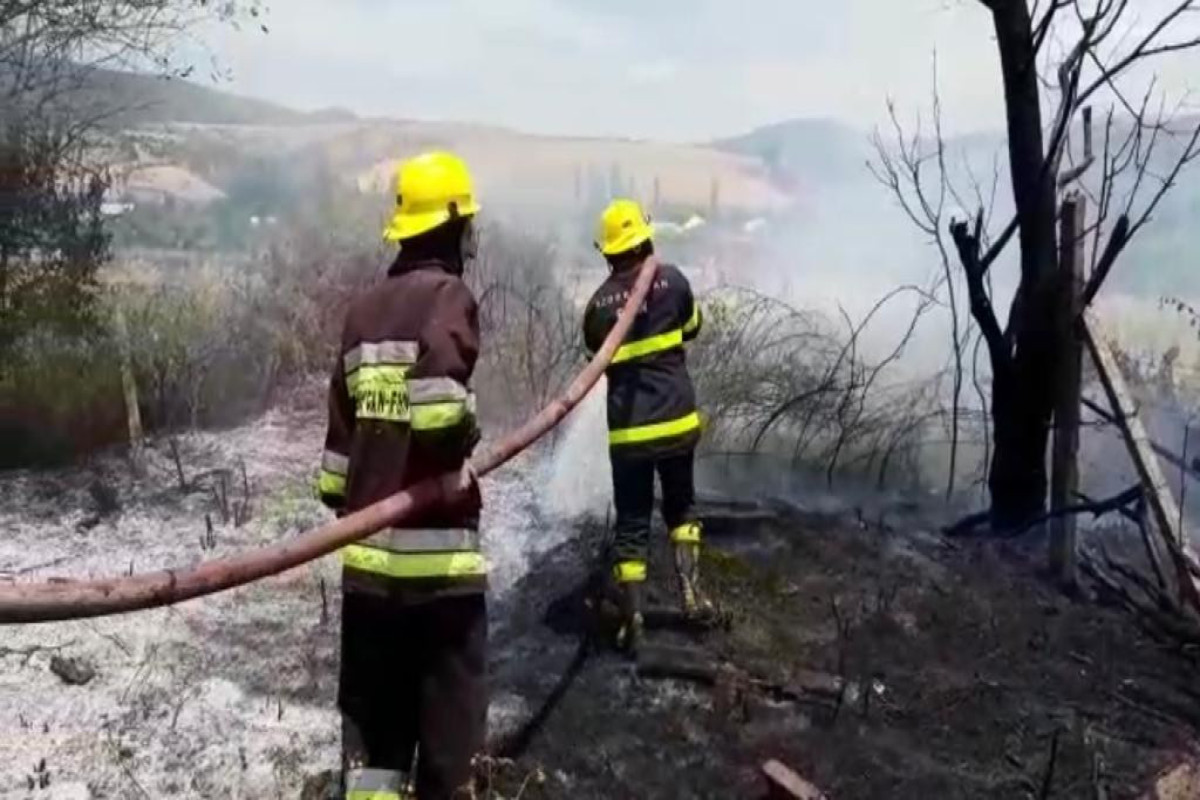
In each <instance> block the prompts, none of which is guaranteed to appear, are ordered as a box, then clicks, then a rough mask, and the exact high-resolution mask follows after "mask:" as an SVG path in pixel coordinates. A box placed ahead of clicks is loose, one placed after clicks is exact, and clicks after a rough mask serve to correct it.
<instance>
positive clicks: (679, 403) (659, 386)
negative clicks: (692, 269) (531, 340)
mask: <svg viewBox="0 0 1200 800" xmlns="http://www.w3.org/2000/svg"><path fill="white" fill-rule="evenodd" d="M636 278H637V270H629V271H625V272H621V273H613V274H610V275H609V277H608V280H606V281H605V282H604V283H603V284H602V285H601V286H600V288H599V289H598V290H597V291H596V293H595V294H594V295H593V296H592V299H591V300H590V301H589V302H588V306H587V311H586V312H585V314H584V321H583V334H584V342H585V343H586V345H587V349H588V352H590V353H594V352H595V351H596V350H598V349H599V348H600V345H601V344H602V343H603V342H604V337H605V336H607V335H608V332H609V331H610V330H612V327H613V326H614V325H615V324H616V321H617V316H618V314H620V312H621V308H622V307H623V306H624V304H625V301H626V300H627V299H628V297H629V292H630V291H631V290H632V288H633V284H634V281H635V280H636ZM702 323H703V319H702V316H701V312H700V306H699V304H697V303H696V301H695V298H694V297H693V296H692V288H691V286H690V285H689V284H688V281H687V278H685V277H684V276H683V273H682V272H680V271H679V270H678V269H677V268H676V267H674V266H671V265H669V264H663V265H662V266H660V267H659V271H658V275H657V277H656V278H655V280H654V285H653V286H652V287H651V288H650V294H649V296H648V297H647V299H646V302H645V304H644V305H643V306H642V309H641V311H640V313H639V314H638V316H637V318H636V319H635V320H634V323H633V327H632V328H631V329H630V331H629V334H628V335H627V336H626V337H625V341H624V342H623V343H622V345H621V347H620V348H618V349H617V352H616V355H615V356H614V357H613V361H612V364H611V365H610V366H609V368H608V370H607V372H606V375H607V377H608V430H609V434H608V442H609V447H610V449H611V451H612V454H613V455H614V456H633V457H640V456H648V457H658V456H664V455H670V454H672V453H675V452H679V451H681V450H685V449H687V448H691V447H694V446H695V444H696V441H697V440H698V438H699V435H700V427H701V426H700V415H699V414H698V413H697V411H696V393H695V390H694V389H693V387H692V379H691V376H690V375H689V374H688V370H687V359H686V356H685V353H684V346H685V344H686V343H687V342H689V341H691V340H692V339H694V338H695V337H696V335H697V334H698V333H699V332H700V327H701V325H702Z"/></svg>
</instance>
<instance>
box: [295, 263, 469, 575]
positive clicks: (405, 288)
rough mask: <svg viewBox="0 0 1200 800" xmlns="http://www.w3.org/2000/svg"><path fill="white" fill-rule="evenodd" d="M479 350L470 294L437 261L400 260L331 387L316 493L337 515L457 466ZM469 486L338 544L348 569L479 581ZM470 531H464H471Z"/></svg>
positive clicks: (363, 313) (371, 300)
mask: <svg viewBox="0 0 1200 800" xmlns="http://www.w3.org/2000/svg"><path fill="white" fill-rule="evenodd" d="M478 354H479V322H478V310H477V305H476V302H475V298H474V297H473V296H472V295H471V292H470V290H469V289H468V288H467V286H466V284H465V283H463V281H462V279H461V278H459V277H457V276H455V275H452V274H451V273H450V272H449V271H448V270H447V269H446V268H445V267H444V265H442V264H441V263H440V262H421V263H415V264H405V263H404V262H403V261H399V260H398V261H397V263H396V264H395V265H393V267H392V269H391V270H390V271H389V273H388V277H387V279H386V280H384V281H382V282H381V283H380V284H379V285H377V286H376V287H374V288H372V289H371V290H369V291H368V292H367V293H366V294H364V295H363V296H362V297H360V298H358V299H357V300H356V301H355V302H354V303H353V304H352V305H351V308H350V311H349V313H348V314H347V315H346V323H345V327H344V331H343V335H342V344H341V356H340V358H339V359H338V363H337V364H336V365H335V367H334V370H333V377H332V379H331V381H330V391H329V429H328V432H327V434H326V439H325V452H324V455H323V457H322V459H321V471H320V475H319V478H318V482H317V483H318V490H319V492H320V495H321V499H322V501H323V502H324V503H325V504H326V505H328V506H330V507H331V508H334V509H336V510H339V511H344V512H347V513H348V512H353V511H357V510H358V509H360V508H364V507H366V506H368V505H371V504H372V503H375V502H377V501H379V500H382V499H383V498H385V497H387V496H389V495H391V494H394V493H396V492H398V491H400V490H401V489H404V488H406V487H408V486H411V485H412V484H414V483H417V482H418V481H421V480H423V479H424V478H428V477H434V476H438V475H441V474H443V473H445V472H450V471H454V470H458V469H459V468H461V467H462V464H463V461H464V460H465V459H466V458H467V457H468V456H469V455H470V453H471V450H472V449H473V448H474V446H475V443H476V442H477V441H478V439H479V433H478V428H477V426H476V422H475V397H474V394H473V393H472V392H471V391H470V389H469V382H470V379H471V373H472V372H473V370H474V368H475V361H476V358H477V357H478ZM479 510H480V502H479V497H478V494H477V493H476V494H475V495H474V496H472V497H471V498H469V499H467V500H465V501H463V502H462V503H460V504H459V505H458V507H455V508H439V509H431V510H429V511H426V512H425V513H423V514H421V515H418V516H417V517H415V518H413V519H410V520H407V521H406V522H405V524H404V527H403V528H396V529H391V530H389V531H386V532H384V533H381V534H376V535H375V536H372V537H370V538H369V539H367V540H366V541H363V542H360V543H358V544H355V545H351V546H349V547H346V548H343V550H342V561H343V564H344V565H345V566H346V568H347V569H348V570H351V571H353V572H356V573H363V574H367V575H371V576H376V577H378V578H380V579H384V580H385V581H393V580H397V579H399V580H403V581H414V580H415V581H433V582H435V583H438V584H439V585H440V584H442V583H445V582H446V581H447V580H449V581H451V582H454V583H464V582H465V583H470V584H474V585H478V584H479V583H480V580H481V579H482V577H483V576H484V574H485V572H486V569H485V566H484V563H483V558H482V556H481V555H480V553H479V539H478V535H477V534H475V533H474V532H475V531H476V530H477V529H478V520H479ZM467 534H470V535H467Z"/></svg>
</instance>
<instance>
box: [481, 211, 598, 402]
mask: <svg viewBox="0 0 1200 800" xmlns="http://www.w3.org/2000/svg"><path fill="white" fill-rule="evenodd" d="M560 266H561V255H560V253H559V252H558V250H557V249H556V247H555V246H554V244H553V243H552V242H550V241H549V240H547V239H543V238H538V237H535V236H530V235H527V234H523V233H520V232H515V231H511V230H507V229H504V228H500V227H498V226H489V227H487V228H485V229H484V230H483V231H482V232H481V247H480V255H479V258H478V259H477V261H476V262H475V264H473V265H472V268H471V270H470V272H469V273H468V274H467V280H468V282H469V283H470V285H471V289H472V291H473V292H474V293H475V297H476V298H477V299H478V301H479V322H480V330H481V335H482V337H483V348H482V352H481V354H480V362H479V366H478V368H477V370H476V377H475V386H476V391H477V392H478V394H479V401H480V402H479V407H480V411H481V415H482V416H483V418H484V421H485V423H488V424H494V425H500V426H508V425H512V424H514V423H516V422H519V421H521V420H523V419H524V417H526V416H527V415H529V414H530V413H532V412H533V411H535V410H536V409H538V408H541V406H542V405H544V404H545V403H546V402H547V401H548V400H550V399H551V398H552V397H553V396H555V394H557V393H558V392H559V391H560V390H561V389H562V388H563V387H564V386H565V385H566V382H567V381H568V380H570V378H571V377H572V375H573V374H574V372H575V370H576V369H577V368H578V367H579V366H580V364H581V363H583V358H584V349H583V338H582V337H583V334H582V328H581V324H582V321H581V318H580V312H579V311H578V310H577V309H576V308H575V307H574V305H573V304H572V303H571V301H570V298H569V297H568V296H567V294H566V292H565V291H564V289H563V287H562V282H561V281H560V280H559V278H558V275H559V274H560V273H559V271H558V268H559V267H560Z"/></svg>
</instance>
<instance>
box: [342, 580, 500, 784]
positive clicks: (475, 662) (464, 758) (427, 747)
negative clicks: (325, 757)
mask: <svg viewBox="0 0 1200 800" xmlns="http://www.w3.org/2000/svg"><path fill="white" fill-rule="evenodd" d="M342 597H343V606H342V663H341V672H340V675H339V684H338V707H339V709H340V710H341V712H342V752H343V761H344V766H347V767H356V768H367V769H380V770H398V771H401V772H405V773H408V772H410V771H411V769H412V767H413V764H412V757H413V752H414V748H417V750H416V752H417V763H416V794H417V797H418V798H420V800H444V799H446V798H459V797H468V796H470V795H469V786H470V783H471V780H472V765H471V761H472V759H473V758H474V757H475V756H476V755H478V754H479V753H481V752H482V751H483V748H484V745H485V736H486V731H487V701H488V698H487V682H486V678H487V653H486V650H487V604H486V601H485V599H484V595H483V594H482V593H478V594H469V595H465V596H450V597H438V598H431V599H427V600H424V601H421V602H414V601H402V600H398V599H396V598H392V597H383V596H376V595H372V594H368V593H363V592H355V591H347V592H344V593H343V596H342ZM418 745H419V747H418Z"/></svg>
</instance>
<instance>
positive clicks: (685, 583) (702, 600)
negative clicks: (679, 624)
mask: <svg viewBox="0 0 1200 800" xmlns="http://www.w3.org/2000/svg"><path fill="white" fill-rule="evenodd" d="M674 548H675V574H676V575H677V576H678V577H679V595H680V600H681V601H682V604H683V613H684V616H686V617H688V618H689V619H695V620H701V621H708V620H712V619H714V618H715V617H716V609H715V608H714V606H713V604H712V601H710V600H709V599H708V598H707V597H705V595H704V592H703V590H702V589H701V588H700V543H699V542H694V541H676V542H675V544H674Z"/></svg>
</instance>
